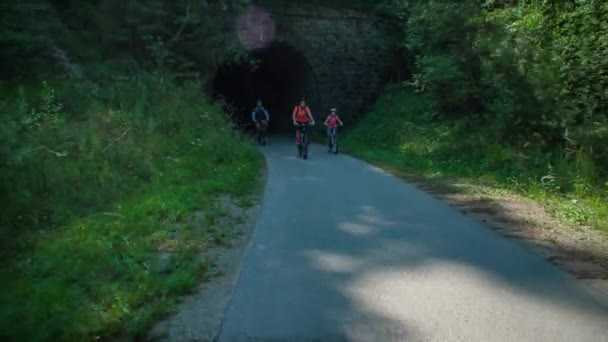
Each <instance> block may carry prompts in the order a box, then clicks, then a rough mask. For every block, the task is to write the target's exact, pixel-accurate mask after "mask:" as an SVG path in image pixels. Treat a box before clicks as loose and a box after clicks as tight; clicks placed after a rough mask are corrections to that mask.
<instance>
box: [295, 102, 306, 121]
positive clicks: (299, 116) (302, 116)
mask: <svg viewBox="0 0 608 342" xmlns="http://www.w3.org/2000/svg"><path fill="white" fill-rule="evenodd" d="M293 112H294V113H295V117H296V121H297V122H300V123H306V122H308V115H310V108H308V106H305V107H302V106H300V105H298V106H296V107H295V108H294V109H293Z"/></svg>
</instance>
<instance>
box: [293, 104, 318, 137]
mask: <svg viewBox="0 0 608 342" xmlns="http://www.w3.org/2000/svg"><path fill="white" fill-rule="evenodd" d="M291 119H292V121H293V124H294V126H299V125H305V124H308V123H310V124H311V125H314V124H315V119H314V118H313V117H312V113H311V111H310V108H309V107H308V106H307V105H306V101H305V100H304V99H302V100H300V104H299V105H297V106H295V107H294V109H293V114H292V115H291ZM299 144H300V130H298V129H296V145H299Z"/></svg>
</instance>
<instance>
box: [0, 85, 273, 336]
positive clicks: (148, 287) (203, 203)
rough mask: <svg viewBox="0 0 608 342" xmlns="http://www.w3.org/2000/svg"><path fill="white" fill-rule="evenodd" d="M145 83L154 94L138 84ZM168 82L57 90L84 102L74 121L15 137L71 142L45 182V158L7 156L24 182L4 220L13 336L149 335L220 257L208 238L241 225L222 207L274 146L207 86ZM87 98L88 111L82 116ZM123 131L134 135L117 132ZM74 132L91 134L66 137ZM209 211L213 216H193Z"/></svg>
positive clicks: (7, 307) (3, 316)
mask: <svg viewBox="0 0 608 342" xmlns="http://www.w3.org/2000/svg"><path fill="white" fill-rule="evenodd" d="M149 81H150V83H151V84H152V83H153V84H159V83H158V82H157V81H158V78H156V77H151V79H150V80H149ZM165 82H167V81H166V80H165ZM136 83H137V82H136ZM137 85H139V86H140V88H141V89H142V92H145V93H146V94H147V97H146V98H144V97H143V96H142V94H133V93H127V92H128V91H129V90H130V89H134V88H136V86H137ZM163 87H166V88H165V89H164V90H163V92H161V93H158V94H156V95H154V94H150V92H152V91H153V90H154V89H153V86H152V85H145V84H142V82H139V84H135V85H134V84H132V83H127V84H124V85H121V86H116V87H115V88H116V89H120V90H121V91H124V92H125V93H124V94H122V95H121V96H122V98H119V99H117V98H111V97H110V98H104V97H103V96H100V97H98V98H95V100H83V99H82V98H77V99H75V100H74V101H70V99H71V98H70V96H73V95H70V93H69V92H62V91H58V92H57V96H56V99H53V101H51V102H53V103H63V104H65V107H63V108H69V107H70V106H71V110H72V111H69V112H68V110H67V109H66V110H62V111H61V113H59V112H58V111H57V113H56V114H57V115H61V116H63V117H64V119H62V120H61V121H58V123H57V125H56V127H55V128H53V129H52V130H51V129H49V130H48V131H45V132H41V133H40V134H39V135H36V136H32V137H31V138H30V139H31V140H26V139H20V140H15V142H18V143H20V144H22V145H25V144H26V143H29V142H31V143H32V144H34V143H35V144H38V143H40V140H41V139H42V138H41V136H44V139H45V141H47V142H49V143H50V142H53V143H54V144H53V145H54V146H60V147H61V151H63V150H65V151H66V152H65V155H63V154H62V156H60V157H53V158H49V159H48V160H47V161H46V166H47V168H45V169H44V176H45V177H46V178H47V179H48V182H47V183H46V185H45V187H44V188H41V187H40V186H39V183H37V182H33V181H32V180H33V179H38V178H37V177H36V176H38V175H39V174H40V171H41V170H40V168H39V165H40V164H39V162H40V160H41V158H42V157H46V156H42V155H34V154H30V155H27V156H26V158H21V157H20V158H21V159H20V164H16V163H12V161H13V159H9V161H10V162H8V163H7V164H8V165H9V166H10V167H7V168H6V169H3V170H2V171H3V173H4V174H3V175H7V174H10V173H12V174H10V175H11V176H12V177H11V178H10V179H11V180H13V181H12V183H9V182H3V183H2V186H3V188H4V189H9V190H10V191H8V192H6V193H3V198H4V199H5V200H7V202H4V203H6V204H5V205H4V206H3V207H2V214H3V218H2V220H1V223H2V224H1V225H0V228H2V233H3V234H2V246H3V252H2V265H1V267H0V277H1V280H2V285H3V286H2V291H0V301H1V303H2V306H1V307H0V322H1V323H0V337H1V338H2V339H3V340H5V341H9V340H10V341H83V340H95V339H112V338H113V337H116V336H137V335H140V334H142V333H144V332H145V331H146V330H147V329H148V328H149V327H150V325H151V324H152V323H153V322H154V320H156V319H158V318H159V317H160V316H161V315H163V314H164V313H166V312H167V311H168V310H169V309H171V307H172V305H173V304H174V303H175V301H176V298H177V297H178V296H179V295H182V294H184V293H187V292H188V291H190V290H192V289H193V287H194V286H195V285H196V284H197V283H199V282H200V281H201V279H203V276H204V275H205V274H206V273H207V272H208V271H210V268H211V267H212V266H213V265H212V264H211V261H209V260H205V259H204V258H203V260H202V261H201V255H204V251H205V250H206V248H208V247H209V246H212V245H227V244H229V241H230V239H231V238H232V237H233V236H231V234H232V233H230V230H229V229H227V230H225V231H224V230H222V227H214V226H213V222H214V221H215V220H214V218H217V217H220V216H221V215H224V213H222V212H220V211H219V209H218V208H217V207H216V206H215V205H214V204H215V199H216V198H217V197H218V196H219V195H222V194H229V195H231V196H234V197H236V198H244V195H247V194H250V193H251V192H252V191H253V190H254V189H255V185H256V182H257V181H258V180H259V175H260V169H261V168H262V167H263V164H262V158H261V156H260V155H259V153H258V152H257V151H256V149H255V148H254V147H253V146H252V145H251V144H250V143H248V142H246V141H245V139H244V138H242V137H241V136H240V135H239V134H237V133H235V132H234V131H233V130H232V128H231V127H230V125H229V123H228V122H227V121H226V120H225V118H224V116H223V114H222V113H221V112H220V111H219V109H218V108H217V107H215V106H212V105H209V104H208V103H207V102H205V101H204V99H203V98H202V97H201V95H200V87H199V85H198V84H191V85H190V86H188V85H186V86H179V85H176V84H175V85H171V86H167V85H166V84H165V85H163ZM57 89H59V88H57ZM114 90H115V89H114ZM114 90H113V89H109V90H108V89H107V88H106V89H104V91H105V94H111V93H113V92H114ZM47 93H48V91H47ZM63 100H65V101H63ZM87 101H88V102H87ZM77 102H82V104H80V105H78V103H77ZM47 107H48V106H47ZM5 108H7V109H8V108H9V107H3V108H1V109H5ZM115 108H119V109H116V110H115ZM43 109H44V108H43ZM76 109H79V110H82V111H84V113H87V114H88V115H87V116H88V119H87V120H86V121H84V122H79V121H78V120H77V118H76V116H77V115H82V114H79V112H78V111H76ZM44 110H46V111H47V112H46V114H49V112H52V111H53V110H52V109H50V110H49V109H48V108H46V109H44ZM28 112H29V111H28ZM7 113H8V111H7ZM117 113H118V114H120V117H116V116H111V115H110V114H117ZM7 115H8V114H7ZM6 117H8V116H6ZM8 118H9V119H10V117H8ZM9 119H7V120H9ZM153 119H154V120H156V121H155V122H153V121H152V120H153ZM7 120H5V123H6V122H7ZM16 125H17V124H15V125H13V126H15V127H16ZM116 126H119V127H116ZM11 127H12V126H11ZM41 127H43V126H41ZM57 127H58V128H57ZM108 127H109V128H112V129H113V131H112V130H111V131H110V133H108V134H107V135H104V132H106V131H108V130H109V128H108ZM3 128H4V129H5V131H9V130H8V129H6V127H3ZM43 128H44V127H43ZM66 132H69V134H68V133H66ZM122 132H129V133H128V134H124V138H123V139H119V138H121V137H122V136H123V135H122V134H123V133H122ZM66 134H67V136H68V138H67V139H69V140H76V141H79V142H80V144H79V145H72V144H64V145H62V141H63V138H64V136H66ZM74 135H76V136H77V138H74ZM89 139H91V140H93V143H89ZM18 147H19V146H18ZM57 149H59V148H57ZM3 157H5V155H3ZM28 158H29V159H28ZM5 161H6V160H5ZM7 179H8V178H7ZM19 190H22V191H23V192H25V191H27V192H28V193H29V194H33V195H35V196H33V197H32V198H33V199H37V201H34V200H29V201H26V200H25V199H27V198H29V197H23V196H24V195H23V194H22V193H21V192H19ZM28 196H30V195H28ZM8 201H10V202H8ZM199 211H202V212H204V213H205V217H206V220H204V222H200V224H196V225H194V224H189V223H188V222H189V220H188V219H189V218H190V217H191V216H192V214H193V213H195V212H199ZM40 213H43V214H44V215H45V219H44V220H41V219H39V218H40V217H41V215H40Z"/></svg>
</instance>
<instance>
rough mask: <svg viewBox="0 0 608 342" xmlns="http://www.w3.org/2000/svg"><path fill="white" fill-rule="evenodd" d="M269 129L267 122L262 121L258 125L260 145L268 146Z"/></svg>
mask: <svg viewBox="0 0 608 342" xmlns="http://www.w3.org/2000/svg"><path fill="white" fill-rule="evenodd" d="M267 127H268V122H267V121H266V120H261V121H260V122H258V123H256V137H255V139H256V141H257V143H258V144H260V145H266V128H267Z"/></svg>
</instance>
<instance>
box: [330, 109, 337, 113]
mask: <svg viewBox="0 0 608 342" xmlns="http://www.w3.org/2000/svg"><path fill="white" fill-rule="evenodd" d="M329 111H330V112H332V113H335V112H336V111H337V110H336V108H332V109H330V110H329Z"/></svg>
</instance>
